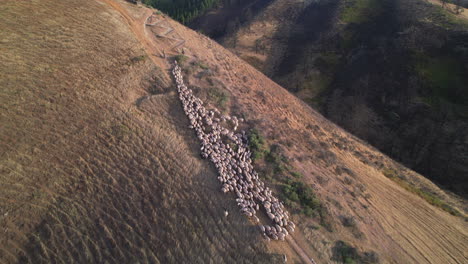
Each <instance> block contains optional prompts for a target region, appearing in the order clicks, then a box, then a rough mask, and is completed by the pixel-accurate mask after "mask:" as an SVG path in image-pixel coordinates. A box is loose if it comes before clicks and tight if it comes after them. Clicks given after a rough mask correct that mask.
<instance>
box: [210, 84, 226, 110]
mask: <svg viewBox="0 0 468 264" xmlns="http://www.w3.org/2000/svg"><path fill="white" fill-rule="evenodd" d="M208 99H209V100H210V101H211V102H214V103H215V104H216V105H218V106H219V107H220V108H222V109H224V108H225V107H226V103H227V102H228V101H229V95H228V93H227V92H225V91H224V90H221V89H220V88H215V87H211V88H209V89H208Z"/></svg>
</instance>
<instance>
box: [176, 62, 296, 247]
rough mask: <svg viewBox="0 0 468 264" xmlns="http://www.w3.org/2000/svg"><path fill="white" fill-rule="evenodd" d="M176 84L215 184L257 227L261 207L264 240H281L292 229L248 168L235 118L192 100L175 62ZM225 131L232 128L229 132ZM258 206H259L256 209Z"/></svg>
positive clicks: (249, 163)
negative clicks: (215, 172) (232, 196)
mask: <svg viewBox="0 0 468 264" xmlns="http://www.w3.org/2000/svg"><path fill="white" fill-rule="evenodd" d="M172 73H173V75H174V78H175V80H176V84H177V91H178V93H179V99H180V101H181V102H182V106H183V108H184V111H185V114H186V115H187V117H188V118H189V120H190V128H192V129H194V130H195V131H196V134H197V137H198V139H199V140H200V141H201V156H202V158H205V159H206V158H209V159H210V160H211V161H212V162H213V163H214V165H215V167H216V168H217V170H218V173H219V176H218V180H219V181H220V182H221V183H222V184H223V185H222V188H221V190H222V191H223V192H224V193H227V192H235V194H236V196H237V199H236V201H237V204H238V205H239V206H240V208H241V209H240V211H241V213H243V214H245V215H247V216H248V217H251V219H253V220H254V221H255V222H257V223H260V219H259V218H258V217H257V215H256V212H257V211H259V210H260V208H261V207H263V209H264V210H265V213H266V215H267V216H268V218H269V219H270V220H271V222H272V223H271V224H269V225H260V229H261V231H262V234H263V236H264V237H265V238H266V239H267V240H270V239H273V240H284V239H285V237H286V236H287V235H288V234H289V232H293V231H294V228H295V225H294V223H293V222H292V221H291V220H289V213H288V212H287V211H286V210H284V206H283V203H282V202H280V201H279V200H278V199H277V198H276V197H274V196H273V195H272V191H271V190H270V189H269V188H268V187H266V186H265V184H264V183H263V182H262V181H261V180H260V179H259V178H258V174H257V172H256V171H255V170H254V168H253V166H252V160H251V158H250V156H251V152H250V150H249V148H248V137H247V135H246V134H245V132H244V131H242V132H241V133H237V134H235V131H236V130H237V127H238V125H239V122H242V121H243V120H242V119H241V118H237V117H235V116H233V117H231V116H227V115H221V113H220V111H219V110H217V109H216V108H213V109H211V110H208V109H207V108H205V107H204V106H203V101H202V100H200V99H199V98H198V97H196V96H195V95H194V94H193V92H192V90H190V89H189V88H187V86H185V84H184V80H183V77H182V71H181V68H180V67H179V66H178V65H177V62H175V66H174V69H173V71H172ZM228 127H232V130H230V129H229V128H228ZM260 204H261V206H260Z"/></svg>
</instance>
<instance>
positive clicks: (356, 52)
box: [191, 0, 468, 198]
mask: <svg viewBox="0 0 468 264" xmlns="http://www.w3.org/2000/svg"><path fill="white" fill-rule="evenodd" d="M441 5H442V4H441V2H440V1H438V0H431V1H423V0H409V1H393V0H389V1H387V0H384V1H374V0H330V1H294V0H292V1H289V0H280V1H272V2H271V3H269V4H268V5H267V6H266V7H263V8H261V9H259V10H260V11H258V14H257V15H255V16H251V15H247V13H249V12H244V13H243V14H241V15H239V16H240V17H239V18H237V20H238V21H243V22H242V23H240V24H237V26H236V27H234V30H228V29H226V30H225V32H226V34H225V35H222V36H219V35H217V34H214V35H210V36H213V37H216V38H217V40H218V41H219V42H220V43H221V44H222V45H223V46H225V47H227V48H229V49H230V50H231V51H232V52H234V53H236V54H237V55H239V56H240V57H241V58H243V59H244V60H245V61H247V62H249V63H250V64H251V65H253V66H255V67H256V68H258V69H259V70H261V71H262V72H263V73H265V74H266V75H268V76H269V77H270V78H272V79H273V80H274V81H276V82H278V83H279V84H280V85H282V86H283V87H285V88H287V89H288V90H289V91H291V92H293V93H294V94H295V95H297V96H298V97H299V98H301V99H302V100H304V101H305V102H306V103H308V104H309V105H311V106H312V107H314V108H315V109H317V110H319V111H320V112H321V113H322V114H323V115H324V116H325V117H326V118H328V119H330V120H332V121H333V122H335V123H336V124H338V125H340V126H341V127H343V128H344V129H346V130H347V131H349V132H351V133H353V134H354V135H356V136H358V137H359V138H361V139H363V140H365V141H366V142H369V143H370V144H371V145H373V146H375V147H377V148H378V149H379V150H381V151H382V152H383V153H386V154H387V155H389V156H391V157H392V158H394V159H396V160H398V161H400V162H402V163H403V164H405V165H406V166H408V167H410V168H412V169H414V170H416V171H418V172H419V173H421V174H423V175H424V176H426V177H428V178H429V179H431V180H433V181H435V182H436V183H437V184H439V185H441V186H443V187H444V188H447V189H448V190H450V191H453V192H455V193H456V194H458V195H461V196H464V197H465V198H466V195H467V193H468V185H467V184H468V182H467V181H466V177H465V175H467V173H468V167H467V166H466V164H468V160H467V158H466V154H465V153H466V151H467V149H468V145H467V142H468V141H467V138H466V133H464V131H466V129H467V128H468V119H467V109H468V105H467V102H468V90H467V89H466V87H468V79H467V77H466V76H468V75H467V74H466V73H467V72H468V68H467V63H466V62H467V61H468V57H467V56H468V53H467V52H466V50H467V46H466V43H467V40H468V38H467V36H468V11H465V12H462V13H460V14H454V12H455V11H454V10H455V9H456V8H455V6H454V5H452V4H447V5H446V7H445V8H441ZM462 10H463V9H462ZM213 12H214V11H213ZM213 12H212V13H213ZM218 13H221V11H218ZM247 17H250V18H247ZM210 18H211V15H210V14H207V15H205V16H202V17H201V18H199V19H198V20H208V21H209V19H210ZM231 21H232V19H231ZM217 25H222V23H219V22H218V23H217ZM191 26H192V27H193V28H195V29H197V30H201V31H203V32H207V33H211V31H209V30H205V28H206V26H205V24H203V23H194V24H193V25H191Z"/></svg>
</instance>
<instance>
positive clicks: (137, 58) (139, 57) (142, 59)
mask: <svg viewBox="0 0 468 264" xmlns="http://www.w3.org/2000/svg"><path fill="white" fill-rule="evenodd" d="M147 58H148V56H146V55H140V56H136V57H133V58H131V59H130V62H131V64H135V63H137V62H141V61H145V60H146V59H147Z"/></svg>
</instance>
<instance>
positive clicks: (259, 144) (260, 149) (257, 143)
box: [249, 129, 268, 161]
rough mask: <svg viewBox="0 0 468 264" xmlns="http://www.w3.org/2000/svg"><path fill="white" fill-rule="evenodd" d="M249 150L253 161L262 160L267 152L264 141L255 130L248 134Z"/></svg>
mask: <svg viewBox="0 0 468 264" xmlns="http://www.w3.org/2000/svg"><path fill="white" fill-rule="evenodd" d="M249 148H250V151H251V152H252V160H253V161H255V160H258V159H261V158H263V157H264V156H265V153H267V152H268V151H267V148H266V146H265V140H264V139H263V137H262V135H260V133H259V132H258V130H256V129H252V130H250V132H249Z"/></svg>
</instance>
